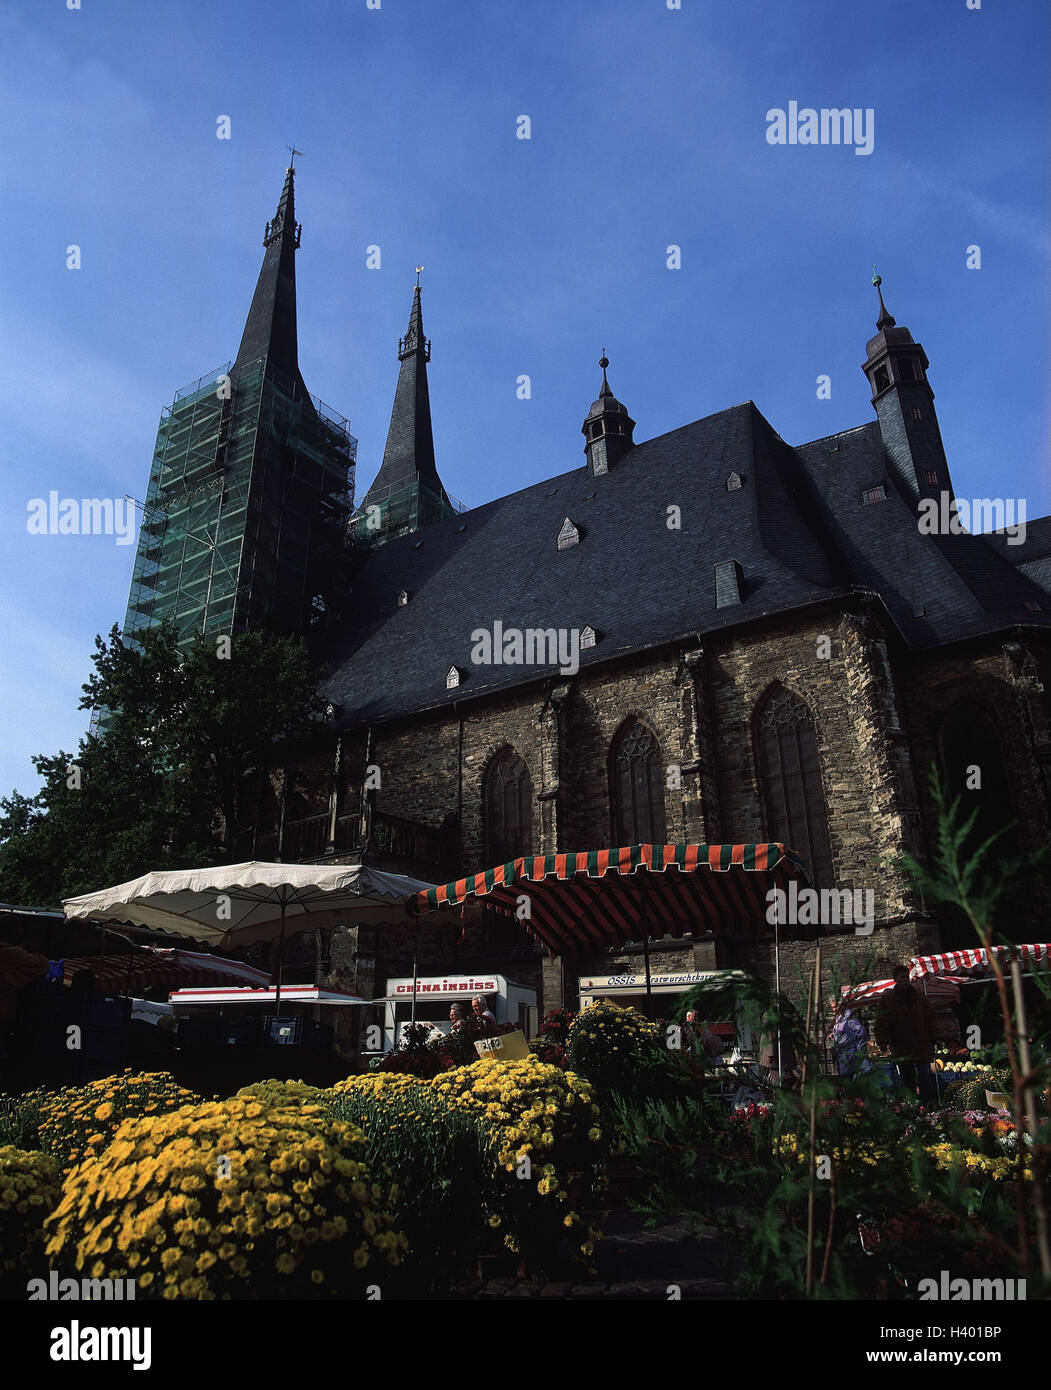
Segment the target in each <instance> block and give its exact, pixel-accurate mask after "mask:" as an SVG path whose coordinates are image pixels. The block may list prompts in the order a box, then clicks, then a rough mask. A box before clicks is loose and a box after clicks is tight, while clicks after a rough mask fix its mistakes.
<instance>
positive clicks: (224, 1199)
mask: <svg viewBox="0 0 1051 1390" xmlns="http://www.w3.org/2000/svg"><path fill="white" fill-rule="evenodd" d="M364 1148H365V1139H364V1136H363V1135H362V1134H361V1133H360V1131H358V1130H356V1129H354V1128H353V1127H352V1126H350V1125H346V1124H341V1123H339V1122H336V1121H332V1120H330V1119H328V1118H327V1117H326V1116H325V1114H324V1112H323V1111H321V1110H320V1109H319V1108H317V1107H313V1106H307V1105H300V1106H296V1107H287V1108H284V1109H280V1108H274V1109H268V1108H267V1107H265V1106H264V1105H263V1104H261V1103H260V1102H259V1101H257V1100H252V1099H233V1100H229V1101H224V1102H218V1103H208V1104H201V1105H189V1106H185V1107H183V1108H182V1109H180V1110H177V1111H174V1112H173V1113H170V1114H164V1115H160V1116H156V1117H153V1118H145V1119H131V1120H126V1121H125V1122H124V1123H123V1124H122V1125H121V1126H120V1128H119V1129H118V1131H117V1133H116V1135H115V1137H114V1139H113V1142H112V1143H110V1144H109V1145H108V1146H107V1147H106V1149H105V1150H104V1151H103V1152H102V1154H101V1155H100V1156H99V1157H98V1158H93V1159H88V1160H86V1161H85V1162H84V1163H82V1164H80V1165H79V1166H78V1167H76V1168H74V1169H73V1170H72V1172H70V1173H69V1174H68V1175H67V1178H66V1182H65V1186H64V1190H63V1196H62V1201H61V1202H60V1204H59V1206H58V1208H57V1209H56V1211H55V1212H54V1214H53V1215H52V1216H51V1218H50V1219H49V1221H48V1224H47V1228H46V1229H47V1232H48V1236H49V1240H48V1244H47V1254H48V1256H49V1257H50V1258H51V1259H52V1260H53V1261H54V1263H55V1264H57V1265H61V1266H62V1267H64V1268H67V1269H68V1268H71V1267H72V1268H74V1269H76V1270H77V1272H78V1273H81V1274H83V1275H87V1276H89V1277H91V1278H94V1279H99V1278H126V1277H131V1278H134V1279H135V1281H136V1291H137V1294H138V1296H139V1297H145V1298H149V1297H161V1298H166V1299H174V1298H191V1299H216V1298H252V1299H267V1298H278V1297H318V1296H320V1297H329V1298H336V1297H341V1298H347V1297H354V1296H361V1294H362V1291H363V1278H364V1276H363V1274H362V1272H363V1271H366V1270H368V1271H370V1274H369V1277H370V1279H371V1280H372V1281H373V1282H374V1281H375V1273H374V1270H375V1268H376V1267H377V1266H384V1265H387V1264H389V1265H396V1264H398V1263H399V1262H400V1259H401V1254H402V1252H403V1251H404V1249H405V1246H406V1242H405V1238H404V1237H403V1236H402V1235H400V1234H398V1233H396V1232H395V1231H394V1230H393V1229H392V1222H391V1219H390V1217H389V1215H388V1214H387V1210H386V1208H387V1206H388V1205H389V1203H390V1201H391V1200H392V1199H393V1197H394V1196H395V1195H396V1194H395V1193H392V1192H391V1191H390V1190H389V1189H385V1187H384V1185H382V1184H381V1183H379V1182H377V1181H376V1180H375V1179H374V1177H373V1175H372V1174H371V1173H370V1170H369V1168H368V1167H367V1165H366V1164H365V1163H364V1162H363V1161H362V1159H363V1151H364Z"/></svg>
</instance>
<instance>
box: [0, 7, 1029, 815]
mask: <svg viewBox="0 0 1051 1390" xmlns="http://www.w3.org/2000/svg"><path fill="white" fill-rule="evenodd" d="M972 2H973V0H972ZM1048 30H1049V16H1048V9H1047V6H1046V4H1045V3H1044V0H1014V3H1012V4H1010V5H1006V4H1004V3H1002V0H982V8H981V9H980V10H972V9H968V7H967V4H966V0H940V2H939V3H938V4H937V5H931V4H925V5H919V6H917V5H916V4H915V3H914V0H884V3H882V4H881V5H879V6H859V5H844V4H843V3H842V0H821V2H819V3H814V0H800V2H799V3H796V4H792V5H784V4H778V3H774V0H730V2H729V3H719V4H712V3H708V2H707V0H705V3H702V0H682V8H681V9H680V10H669V9H668V8H667V3H666V0H585V3H577V4H572V3H565V0H519V3H514V4H511V3H501V4H493V3H492V0H457V2H456V3H450V2H449V0H442V2H441V3H435V0H429V3H428V0H381V7H380V8H379V9H378V10H377V9H369V8H367V5H366V0H296V3H294V4H290V3H287V0H286V2H285V3H271V0H224V3H223V4H222V5H221V6H215V5H212V4H208V3H205V2H204V0H193V2H192V3H190V2H189V0H183V3H177V2H176V0H150V3H141V0H81V8H80V9H79V10H73V11H71V10H69V9H68V8H67V5H66V0H20V2H17V3H11V0H8V2H7V3H4V0H0V117H2V122H3V129H4V131H5V139H4V141H3V144H2V147H0V189H2V194H3V197H2V208H3V211H2V215H0V239H2V241H0V306H2V315H0V370H2V377H0V381H2V391H0V400H2V403H3V413H4V428H3V432H2V435H0V439H2V443H0V450H2V470H0V526H2V528H3V544H2V546H0V612H2V614H3V653H4V658H5V659H4V661H3V662H2V664H0V710H2V712H3V713H2V720H3V730H2V732H3V737H2V739H0V793H5V792H8V791H9V790H10V789H11V788H12V787H13V786H17V787H19V788H20V789H21V790H23V791H32V790H35V787H36V785H37V782H36V778H35V776H34V774H33V772H32V768H31V766H30V763H29V758H30V755H31V754H32V753H34V752H52V751H54V750H56V749H57V748H59V747H63V748H67V749H71V748H73V747H75V745H76V742H77V739H78V737H79V736H80V734H81V733H82V732H83V729H84V727H85V716H84V714H83V713H80V712H78V711H77V709H76V704H77V700H78V697H79V694H80V684H81V682H82V681H83V680H84V678H85V677H86V675H87V673H88V670H89V669H90V656H91V652H92V647H93V639H94V635H95V633H96V632H106V631H107V630H108V629H109V627H110V626H111V624H112V623H113V622H114V621H118V622H119V621H121V620H122V619H123V616H124V609H125V604H126V601H127V593H128V585H129V582H130V577H131V569H132V564H133V559H134V546H119V545H117V544H116V543H115V540H114V538H113V537H112V536H31V535H29V534H28V533H27V529H26V516H27V511H26V507H27V502H28V501H29V500H30V499H31V498H33V497H37V496H44V497H46V496H47V494H48V492H49V491H50V490H51V489H56V490H57V491H58V492H59V494H60V496H62V497H66V496H70V497H76V498H81V497H114V498H120V497H123V495H124V494H125V493H131V494H132V495H134V496H137V497H141V496H143V495H144V493H145V488H146V481H147V477H148V473H149V463H150V456H151V453H152V448H153V442H154V437H155V433H156V427H157V421H158V416H159V413H160V410H161V408H162V407H163V406H164V405H165V404H166V403H168V402H170V400H171V398H172V395H173V394H174V392H175V391H176V390H177V389H178V388H180V387H181V386H183V385H185V384H186V383H187V382H189V381H191V380H192V379H194V378H196V377H198V376H200V375H202V374H204V373H205V372H208V371H210V370H211V369H213V368H215V367H217V366H219V364H220V363H222V362H224V361H226V360H227V359H229V358H230V357H232V356H233V355H234V354H235V352H236V349H237V345H238V342H239V340H240V335H241V330H242V327H243V324H244V318H245V315H246V313H247V310H248V305H249V302H250V299H251V294H252V289H253V287H254V284H255V278H256V275H257V272H258V269H259V263H260V259H261V256H262V246H261V237H262V232H263V225H264V223H265V222H266V220H267V219H268V218H269V217H271V216H272V215H273V212H274V209H275V206H276V202H277V197H278V194H279V192H280V187H281V182H282V178H283V170H284V165H285V163H286V162H287V151H286V149H285V146H286V144H287V143H289V142H294V143H295V144H296V145H297V146H298V147H299V148H300V149H302V150H303V151H305V153H304V155H303V157H302V159H301V160H300V161H299V177H298V179H297V214H298V217H299V220H300V221H301V222H302V224H303V244H302V249H301V251H300V252H299V257H298V263H297V274H298V289H299V341H300V364H301V367H302V370H303V375H304V377H305V379H306V381H307V384H308V386H309V387H310V389H311V390H312V391H313V392H314V393H315V394H316V395H319V396H320V397H321V398H322V399H323V400H325V401H326V402H328V403H329V404H330V405H332V406H333V407H335V408H336V409H338V410H339V411H340V412H341V413H343V414H345V415H347V416H349V417H350V420H351V426H352V429H353V431H354V433H355V434H356V435H357V437H358V439H359V441H360V448H359V464H358V495H359V496H360V495H361V494H362V493H363V492H364V490H365V489H366V488H367V486H368V484H369V483H370V482H371V480H372V477H373V475H374V473H375V471H376V469H377V468H378V466H379V461H380V457H381V455H382V450H383V444H384V440H385V437H386V429H387V424H388V420H389V416H390V407H391V401H392V397H393V391H394V385H395V381H396V375H397V365H398V364H397V360H396V356H395V349H396V345H397V339H398V336H399V335H400V334H401V333H402V332H404V329H405V324H406V320H407V316H408V310H409V303H410V299H411V287H412V285H413V283H414V280H415V276H414V274H413V267H414V266H415V265H416V264H417V263H419V262H422V263H423V264H424V265H425V266H426V270H425V272H424V287H425V288H424V323H425V327H426V330H427V333H428V335H429V336H430V337H431V339H432V341H433V358H432V363H431V374H430V384H431V403H432V411H433V418H434V433H435V444H436V452H437V457H438V466H439V469H440V471H441V473H442V476H443V479H444V481H445V484H446V486H447V488H448V489H449V491H450V492H452V493H453V494H455V495H456V496H458V497H460V498H462V499H463V500H464V501H466V502H467V503H469V504H472V505H473V504H477V503H481V502H484V501H487V500H489V499H490V498H492V497H495V496H499V495H501V494H502V493H506V492H510V491H513V490H515V489H517V488H518V487H522V486H525V485H527V484H529V483H532V482H535V481H537V480H538V479H540V478H544V477H547V476H550V475H553V474H555V473H559V472H563V471H565V470H566V469H568V468H572V467H574V466H576V465H578V464H581V463H582V462H583V455H582V446H583V440H582V437H581V435H580V425H581V422H582V420H583V418H584V415H585V414H586V412H587V409H588V407H589V405H590V403H591V401H592V400H593V399H594V397H595V395H596V393H597V389H598V385H599V381H600V373H599V370H598V367H597V366H596V360H597V358H598V356H599V353H600V349H601V348H602V347H603V346H605V347H606V349H607V350H608V353H609V356H610V359H611V363H612V365H611V367H610V373H609V375H610V382H611V385H612V386H613V389H614V391H615V392H616V393H617V395H618V396H619V397H620V398H621V399H622V400H623V401H624V402H625V404H626V405H627V406H628V408H629V410H630V411H631V413H632V415H633V416H634V418H635V419H636V420H637V421H638V426H637V429H636V432H635V434H636V439H637V440H643V439H648V438H651V437H653V436H654V435H657V434H661V433H663V432H665V431H667V430H670V429H674V428H676V427H678V426H679V425H683V424H686V423H688V422H689V421H691V420H695V419H698V418H700V417H702V416H705V415H708V414H711V413H712V412H714V411H717V410H721V409H723V408H725V407H727V406H729V405H733V404H735V403H737V402H740V401H743V400H748V399H752V400H754V401H755V402H756V404H757V405H758V407H759V409H760V410H761V411H762V412H763V413H764V414H765V415H766V416H767V418H768V419H769V420H770V422H771V423H772V424H773V426H774V428H775V429H776V430H777V431H778V432H779V433H780V434H781V435H782V436H783V437H784V438H785V439H787V440H788V441H789V442H790V443H801V442H804V441H806V440H809V439H813V438H817V437H820V436H821V435H825V434H828V433H830V432H832V431H834V430H837V429H844V428H848V427H850V426H852V425H858V424H863V423H865V422H866V421H868V420H870V419H871V418H873V416H872V407H871V405H870V402H869V398H868V391H867V387H866V382H865V380H864V377H863V375H862V373H861V371H860V363H861V362H862V360H863V358H864V355H865V342H866V339H867V338H868V337H870V336H871V334H872V333H873V332H874V331H875V330H874V323H875V317H876V300H875V294H874V291H873V290H872V288H871V285H870V283H869V281H870V278H871V274H872V269H871V267H872V263H873V262H876V263H877V264H878V266H879V269H880V272H881V274H882V275H883V276H884V290H885V293H886V298H887V303H888V306H889V308H890V310H891V312H892V313H893V314H894V315H895V316H896V318H897V320H898V322H899V323H900V324H907V325H908V326H909V327H910V328H911V329H912V332H913V335H914V336H915V337H916V338H917V339H918V340H919V341H921V342H922V343H923V345H924V347H925V349H926V351H927V354H928V357H929V358H930V362H931V366H930V373H929V376H930V380H931V384H932V386H933V388H934V390H935V392H936V396H937V401H936V408H937V410H938V414H939V419H940V423H941V429H942V434H943V438H944V441H945V445H946V451H947V454H948V457H949V463H950V467H951V469H952V473H953V477H954V482H955V486H956V491H957V494H958V495H960V496H962V497H972V496H989V495H993V496H997V495H999V496H1004V497H1012V496H1014V497H1025V498H1027V501H1028V514H1029V516H1030V517H1034V516H1038V515H1045V514H1047V513H1048V511H1051V496H1049V479H1048V464H1047V460H1048V442H1049V441H1048V434H1049V431H1048V414H1049V410H1048V382H1049V377H1051V371H1049V368H1051V364H1049V361H1048V357H1049V351H1048V348H1049V334H1048V315H1047V305H1048V292H1049V251H1048V227H1049V208H1048V180H1047V169H1048V167H1049V149H1048V145H1049V138H1048V132H1049V109H1048V108H1049V102H1048V75H1047V62H1046V55H1047V51H1048V38H1049V33H1048ZM790 101H796V102H797V103H798V104H799V106H800V107H802V106H813V107H822V106H825V107H847V106H849V107H851V108H854V107H857V108H863V109H864V108H872V110H873V112H874V131H875V142H874V149H873V151H872V153H871V154H869V155H858V154H856V153H855V152H854V150H853V149H852V148H850V147H842V146H841V147H829V146H825V147H822V146H802V145H797V146H781V147H779V146H771V145H769V144H768V143H767V141H766V130H767V122H766V113H767V111H768V110H769V109H771V108H774V107H782V108H787V106H788V103H789V102H790ZM223 115H226V116H229V118H230V122H231V138H230V139H229V140H218V139H217V138H216V128H217V127H216V122H217V119H218V117H220V116H223ZM520 115H528V116H529V117H530V118H531V122H532V138H531V139H530V140H528V141H526V140H518V139H516V138H515V132H516V119H517V117H519V116H520ZM72 244H76V245H79V246H80V247H81V255H82V266H81V268H80V269H79V270H69V269H67V268H66V248H67V246H69V245H72ZM373 244H376V245H379V246H380V247H381V254H382V269H380V270H368V269H366V247H367V246H369V245H373ZM672 244H675V245H678V246H680V247H681V248H682V268H681V269H679V270H669V269H668V268H667V267H666V248H667V247H668V246H669V245H672ZM971 245H978V246H980V248H981V259H982V267H981V269H980V270H968V269H967V267H966V256H967V248H968V246H971ZM521 374H528V375H529V376H530V378H531V381H532V398H531V399H530V400H528V401H523V400H519V399H517V398H516V391H515V384H516V380H517V378H518V377H519V376H520V375H521ZM819 374H828V375H829V376H830V377H831V383H832V396H831V399H830V400H819V399H818V397H817V388H816V379H817V377H818V375H819Z"/></svg>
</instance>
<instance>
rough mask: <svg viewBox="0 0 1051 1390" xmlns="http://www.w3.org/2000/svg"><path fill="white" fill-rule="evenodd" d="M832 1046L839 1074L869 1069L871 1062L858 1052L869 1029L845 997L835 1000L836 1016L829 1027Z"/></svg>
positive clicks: (864, 1041) (844, 1074) (865, 1041)
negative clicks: (830, 1027)
mask: <svg viewBox="0 0 1051 1390" xmlns="http://www.w3.org/2000/svg"><path fill="white" fill-rule="evenodd" d="M831 1037H832V1046H833V1048H834V1049H835V1053H836V1070H837V1072H838V1073H839V1075H840V1076H853V1075H854V1074H855V1073H856V1072H858V1071H861V1072H866V1071H869V1070H870V1069H871V1063H870V1062H869V1061H868V1059H867V1058H866V1057H861V1056H860V1053H861V1051H862V1049H863V1048H864V1046H865V1044H866V1043H867V1042H868V1039H869V1030H868V1029H867V1028H866V1027H865V1025H864V1023H863V1022H862V1021H861V1019H860V1018H858V1016H857V1014H856V1013H855V1012H854V1010H853V1008H852V1007H851V1005H850V1002H849V1000H847V999H838V1000H837V1001H836V1016H835V1019H834V1021H833V1024H832V1029H831Z"/></svg>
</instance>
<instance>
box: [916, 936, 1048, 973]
mask: <svg viewBox="0 0 1051 1390" xmlns="http://www.w3.org/2000/svg"><path fill="white" fill-rule="evenodd" d="M992 949H993V954H994V955H995V957H996V959H997V960H998V961H999V962H1000V965H1001V967H1002V968H1003V969H1004V970H1005V971H1006V970H1007V969H1008V967H1009V963H1010V961H1011V960H1012V959H1017V960H1019V961H1020V962H1021V965H1022V973H1023V974H1024V975H1025V974H1030V975H1031V974H1034V973H1038V971H1039V968H1040V967H1042V968H1043V969H1044V970H1048V969H1051V964H1049V963H1051V944H1049V943H1047V942H1036V943H1034V944H1032V945H1029V946H994V947H993V948H992ZM992 973H993V967H992V965H991V964H990V961H989V952H988V951H986V950H985V949H984V948H976V949H975V950H973V951H942V952H940V953H939V954H938V955H934V956H918V957H916V959H914V960H912V961H910V962H909V975H910V976H911V978H912V979H914V980H919V979H921V978H922V977H923V976H926V975H955V976H960V977H963V978H965V979H971V980H980V979H984V978H986V977H988V976H991V975H992Z"/></svg>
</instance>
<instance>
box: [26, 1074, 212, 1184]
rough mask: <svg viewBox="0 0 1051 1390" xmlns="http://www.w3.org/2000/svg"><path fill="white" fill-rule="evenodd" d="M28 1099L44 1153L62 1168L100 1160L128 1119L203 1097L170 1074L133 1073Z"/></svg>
mask: <svg viewBox="0 0 1051 1390" xmlns="http://www.w3.org/2000/svg"><path fill="white" fill-rule="evenodd" d="M27 1099H32V1100H35V1101H36V1102H37V1103H38V1104H39V1106H40V1124H39V1130H38V1136H37V1137H38V1142H39V1145H40V1148H41V1149H42V1150H43V1151H44V1152H45V1153H47V1154H50V1155H51V1157H52V1158H54V1159H55V1161H56V1162H57V1163H58V1164H59V1166H60V1167H62V1168H72V1167H73V1166H74V1165H75V1164H77V1163H79V1162H81V1160H82V1159H85V1158H90V1157H92V1156H93V1155H97V1154H100V1153H101V1152H102V1150H103V1149H104V1148H105V1147H106V1145H107V1144H108V1143H109V1142H110V1140H111V1139H112V1137H113V1135H114V1134H115V1133H116V1130H117V1127H118V1126H119V1125H120V1124H121V1122H122V1121H123V1120H125V1119H129V1118H137V1117H140V1116H149V1115H162V1114H165V1113H167V1112H169V1111H172V1110H178V1109H179V1108H180V1107H181V1106H183V1105H187V1104H189V1103H191V1102H193V1101H196V1100H199V1099H200V1097H199V1096H197V1095H195V1094H194V1093H193V1091H187V1090H185V1089H184V1088H183V1087H182V1086H180V1085H179V1084H178V1083H177V1082H176V1080H175V1078H174V1077H173V1076H172V1075H171V1074H170V1073H169V1072H166V1071H155V1072H140V1073H137V1074H133V1073H132V1072H131V1071H130V1070H128V1071H125V1072H124V1073H123V1074H122V1075H121V1076H105V1077H102V1078H101V1079H100V1080H98V1081H90V1082H88V1084H87V1085H86V1086H66V1087H64V1088H63V1089H62V1090H60V1091H33V1092H30V1095H29V1096H28V1097H27Z"/></svg>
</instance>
